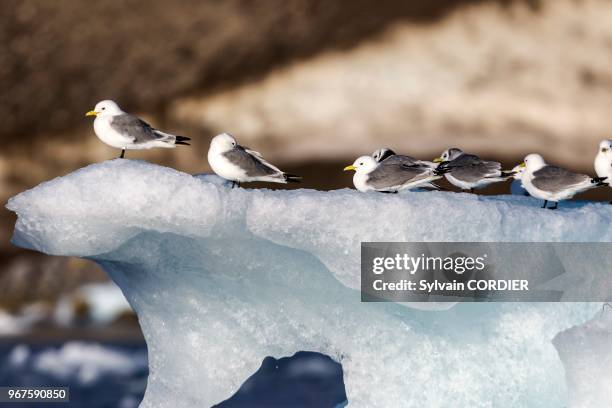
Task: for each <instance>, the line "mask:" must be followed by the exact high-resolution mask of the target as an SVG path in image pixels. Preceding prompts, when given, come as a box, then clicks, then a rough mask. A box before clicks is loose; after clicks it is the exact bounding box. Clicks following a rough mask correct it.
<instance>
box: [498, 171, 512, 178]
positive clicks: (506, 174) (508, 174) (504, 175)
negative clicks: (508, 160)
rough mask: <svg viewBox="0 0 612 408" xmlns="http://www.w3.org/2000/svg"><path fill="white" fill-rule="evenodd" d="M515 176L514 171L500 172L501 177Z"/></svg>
mask: <svg viewBox="0 0 612 408" xmlns="http://www.w3.org/2000/svg"><path fill="white" fill-rule="evenodd" d="M515 174H516V171H502V172H501V176H502V177H512V176H514V175H515Z"/></svg>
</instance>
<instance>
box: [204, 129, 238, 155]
mask: <svg viewBox="0 0 612 408" xmlns="http://www.w3.org/2000/svg"><path fill="white" fill-rule="evenodd" d="M236 144H237V143H236V139H234V137H233V136H232V135H230V134H229V133H221V134H220V135H217V136H215V137H213V138H212V140H211V141H210V148H211V149H213V150H217V151H220V152H226V151H228V150H232V149H233V148H234V147H235V146H236Z"/></svg>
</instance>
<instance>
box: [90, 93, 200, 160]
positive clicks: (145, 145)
mask: <svg viewBox="0 0 612 408" xmlns="http://www.w3.org/2000/svg"><path fill="white" fill-rule="evenodd" d="M85 116H95V117H96V119H95V120H94V123H93V125H94V132H95V133H96V136H98V139H100V140H101V141H103V142H104V143H106V144H107V145H109V146H112V147H116V148H117V149H121V155H120V156H119V158H120V159H123V158H124V157H125V150H126V149H130V150H140V149H151V148H152V147H165V148H174V147H176V145H189V143H187V141H188V140H191V139H190V138H188V137H185V136H176V135H172V134H170V133H164V132H162V131H159V130H157V129H155V128H153V127H152V126H151V125H149V124H148V123H147V122H145V121H144V120H142V119H140V118H138V117H136V116H134V115H130V114H129V113H126V112H124V111H122V110H121V108H120V107H119V105H117V104H116V103H115V102H113V101H111V100H106V101H101V102H98V103H97V104H96V106H95V108H94V109H93V110H90V111H89V112H87V113H86V114H85Z"/></svg>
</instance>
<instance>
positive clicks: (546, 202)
mask: <svg viewBox="0 0 612 408" xmlns="http://www.w3.org/2000/svg"><path fill="white" fill-rule="evenodd" d="M547 204H548V200H544V205H543V206H542V208H546V205H547Z"/></svg>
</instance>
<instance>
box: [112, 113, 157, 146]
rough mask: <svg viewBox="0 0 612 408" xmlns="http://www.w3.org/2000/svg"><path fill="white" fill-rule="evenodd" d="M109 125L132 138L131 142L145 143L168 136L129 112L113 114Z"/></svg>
mask: <svg viewBox="0 0 612 408" xmlns="http://www.w3.org/2000/svg"><path fill="white" fill-rule="evenodd" d="M110 125H111V127H112V128H113V129H114V130H115V131H117V132H118V133H120V134H122V135H123V136H125V137H129V138H130V139H132V142H133V143H145V142H150V141H153V140H163V139H167V138H168V135H165V134H160V133H157V130H156V129H154V128H153V127H152V126H151V125H149V124H148V123H147V122H145V121H144V120H142V119H139V118H137V117H136V116H134V115H130V114H129V113H123V114H121V115H117V116H113V118H112V120H111V122H110Z"/></svg>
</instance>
